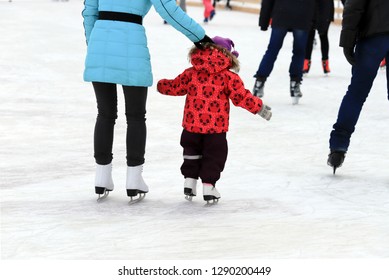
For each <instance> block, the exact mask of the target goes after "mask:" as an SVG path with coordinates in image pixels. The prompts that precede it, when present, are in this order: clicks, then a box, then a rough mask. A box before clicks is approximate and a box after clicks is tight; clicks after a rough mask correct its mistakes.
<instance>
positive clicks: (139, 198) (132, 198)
mask: <svg viewBox="0 0 389 280" xmlns="http://www.w3.org/2000/svg"><path fill="white" fill-rule="evenodd" d="M145 196H146V193H138V195H137V196H130V201H129V202H128V204H129V205H131V204H135V203H138V202H139V201H142V200H143V199H144V198H145Z"/></svg>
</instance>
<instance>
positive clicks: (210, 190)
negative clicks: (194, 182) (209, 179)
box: [203, 183, 220, 204]
mask: <svg viewBox="0 0 389 280" xmlns="http://www.w3.org/2000/svg"><path fill="white" fill-rule="evenodd" d="M203 196H204V200H205V201H206V202H207V204H210V203H211V204H212V203H217V202H218V201H219V198H220V193H219V192H218V190H217V189H216V188H215V186H213V185H212V184H207V183H203Z"/></svg>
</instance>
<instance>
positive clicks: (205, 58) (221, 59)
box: [190, 48, 232, 73]
mask: <svg viewBox="0 0 389 280" xmlns="http://www.w3.org/2000/svg"><path fill="white" fill-rule="evenodd" d="M190 62H191V64H192V65H193V67H194V68H195V69H196V70H197V71H204V70H205V71H207V72H209V73H217V72H220V71H222V70H225V69H229V68H230V67H231V66H232V63H231V59H230V58H229V57H228V56H226V55H225V54H224V53H223V52H221V51H220V50H218V49H216V48H205V49H203V50H200V49H198V50H196V51H195V52H194V53H193V54H192V56H191V57H190Z"/></svg>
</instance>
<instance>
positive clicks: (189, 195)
mask: <svg viewBox="0 0 389 280" xmlns="http://www.w3.org/2000/svg"><path fill="white" fill-rule="evenodd" d="M196 185H197V179H193V178H189V177H188V178H185V182H184V194H185V199H186V200H189V201H192V199H193V197H194V196H196V194H197V191H196Z"/></svg>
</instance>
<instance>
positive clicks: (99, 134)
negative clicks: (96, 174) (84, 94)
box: [92, 82, 117, 165]
mask: <svg viewBox="0 0 389 280" xmlns="http://www.w3.org/2000/svg"><path fill="white" fill-rule="evenodd" d="M92 84H93V88H94V91H95V95H96V102H97V112H98V113H97V118H96V124H95V130H94V157H95V160H96V163H97V164H101V165H106V164H109V163H111V162H112V158H113V155H112V146H113V135H114V126H115V121H116V119H117V92H116V85H115V84H109V83H99V82H93V83H92Z"/></svg>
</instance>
